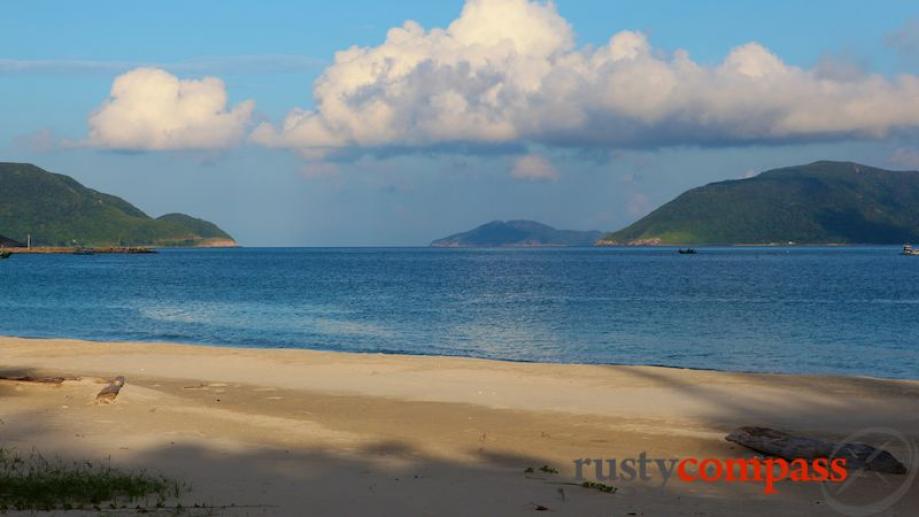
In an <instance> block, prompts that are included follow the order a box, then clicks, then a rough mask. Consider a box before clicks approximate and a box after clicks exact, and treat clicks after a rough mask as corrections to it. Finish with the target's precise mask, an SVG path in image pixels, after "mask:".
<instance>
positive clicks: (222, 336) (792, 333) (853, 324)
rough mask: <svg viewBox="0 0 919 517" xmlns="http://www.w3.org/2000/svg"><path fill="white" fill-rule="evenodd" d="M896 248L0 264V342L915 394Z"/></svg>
mask: <svg viewBox="0 0 919 517" xmlns="http://www.w3.org/2000/svg"><path fill="white" fill-rule="evenodd" d="M898 253H899V248H898V247H834V248H798V247H795V248H754V247H751V248H701V249H699V254H697V255H679V254H677V253H676V250H675V249H672V248H583V249H581V248H560V249H497V250H478V249H476V250H472V249H431V248H354V249H344V248H328V249H317V248H290V249H279V248H240V249H222V250H215V249H166V250H162V251H161V252H160V253H159V254H156V255H95V256H71V255H15V256H13V257H12V258H11V259H9V260H6V261H0V334H2V335H10V336H24V337H67V338H80V339H89V340H103V341H110V340H118V341H121V340H125V341H167V342H180V343H192V344H214V345H224V346H247V347H265V348H278V347H290V348H308V349H316V350H338V351H349V352H371V353H404V354H432V355H456V356H470V357H483V358H493V359H506V360H514V361H543V362H564V363H604V364H607V363H613V364H648V365H665V366H674V367H690V368H710V369H718V370H733V371H757V372H786V373H821V374H847V375H868V376H876V377H888V378H909V379H919V258H912V257H903V256H900V255H899V254H898Z"/></svg>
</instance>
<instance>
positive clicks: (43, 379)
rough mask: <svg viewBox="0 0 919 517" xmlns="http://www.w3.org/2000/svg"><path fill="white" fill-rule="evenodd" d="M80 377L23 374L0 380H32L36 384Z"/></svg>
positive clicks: (57, 382)
mask: <svg viewBox="0 0 919 517" xmlns="http://www.w3.org/2000/svg"><path fill="white" fill-rule="evenodd" d="M78 380H80V378H79V377H32V376H31V375H23V376H20V377H0V381H10V382H31V383H36V384H61V383H63V382H64V381H78Z"/></svg>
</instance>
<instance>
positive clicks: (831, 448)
mask: <svg viewBox="0 0 919 517" xmlns="http://www.w3.org/2000/svg"><path fill="white" fill-rule="evenodd" d="M725 439H726V440H727V441H729V442H734V443H736V444H739V445H743V446H744V447H747V448H749V449H753V450H754V451H757V452H761V453H763V454H768V455H770V456H777V457H779V458H784V459H786V460H789V461H791V460H795V459H798V458H803V459H806V460H814V459H817V458H830V459H833V458H845V459H846V467H847V468H848V469H849V470H873V471H876V472H885V473H888V474H906V466H904V465H903V464H902V463H900V461H899V460H897V458H895V457H894V456H893V454H890V453H889V452H887V451H885V450H882V449H876V448H874V447H872V446H870V445H867V444H864V443H834V442H827V441H824V440H818V439H816V438H805V437H802V436H793V435H790V434H788V433H783V432H782V431H777V430H775V429H770V428H768V427H740V428H737V429H735V430H733V431H731V434H729V435H727V436H726V437H725Z"/></svg>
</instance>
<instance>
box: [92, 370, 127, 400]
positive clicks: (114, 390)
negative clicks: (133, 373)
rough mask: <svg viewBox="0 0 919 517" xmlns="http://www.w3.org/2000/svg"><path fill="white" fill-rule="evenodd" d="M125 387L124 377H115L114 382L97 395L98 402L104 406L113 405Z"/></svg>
mask: <svg viewBox="0 0 919 517" xmlns="http://www.w3.org/2000/svg"><path fill="white" fill-rule="evenodd" d="M123 387H124V377H123V376H121V375H119V376H118V377H115V378H114V379H113V380H112V382H110V383H108V384H107V385H106V386H105V387H104V388H102V391H100V392H99V394H98V395H96V402H101V403H103V404H111V403H112V402H115V397H117V396H118V393H119V392H120V391H121V388H123Z"/></svg>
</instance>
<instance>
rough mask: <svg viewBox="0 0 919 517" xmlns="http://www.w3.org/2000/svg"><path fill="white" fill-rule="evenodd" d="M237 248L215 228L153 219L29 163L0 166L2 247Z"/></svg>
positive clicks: (186, 219) (177, 217)
mask: <svg viewBox="0 0 919 517" xmlns="http://www.w3.org/2000/svg"><path fill="white" fill-rule="evenodd" d="M30 238H31V244H32V245H33V246H75V245H76V246H93V247H106V246H207V247H229V246H236V241H235V240H233V238H232V237H231V236H230V235H229V234H227V233H226V232H224V231H223V230H221V229H220V228H218V227H217V226H216V225H215V224H213V223H210V222H208V221H204V220H202V219H196V218H194V217H191V216H188V215H184V214H167V215H164V216H162V217H159V218H156V219H154V218H151V217H150V216H148V215H147V214H145V213H144V212H143V211H141V210H140V209H138V208H137V207H135V206H134V205H132V204H130V203H128V202H127V201H125V200H123V199H121V198H118V197H115V196H112V195H109V194H104V193H101V192H97V191H95V190H92V189H90V188H87V187H84V186H83V185H81V184H80V183H79V182H77V181H76V180H74V179H73V178H70V177H68V176H64V175H62V174H54V173H51V172H48V171H46V170H44V169H41V168H39V167H36V166H35V165H31V164H28V163H3V162H0V243H2V245H3V246H6V247H14V246H23V245H24V243H27V242H28V241H29V239H30Z"/></svg>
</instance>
